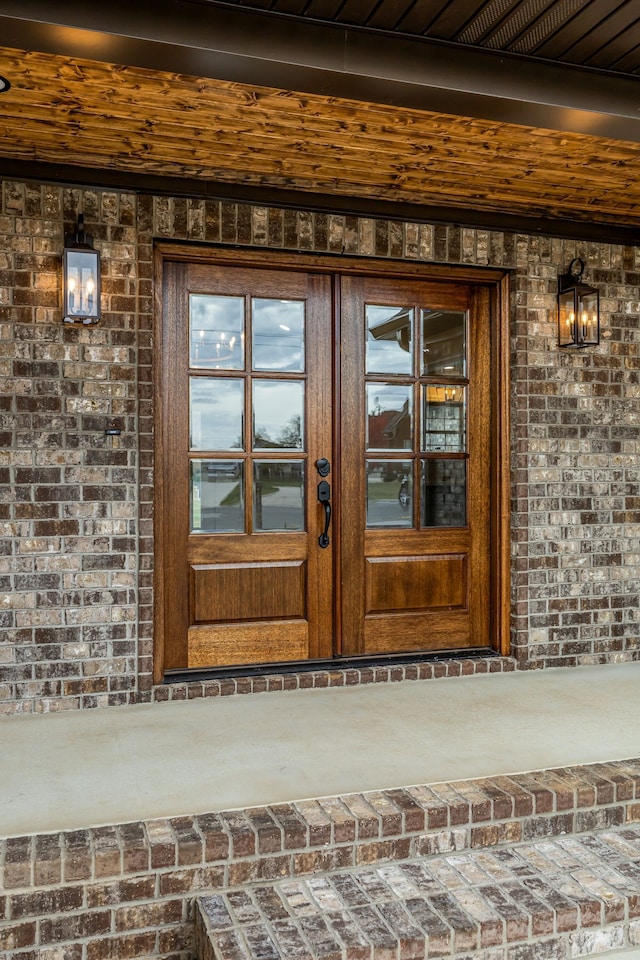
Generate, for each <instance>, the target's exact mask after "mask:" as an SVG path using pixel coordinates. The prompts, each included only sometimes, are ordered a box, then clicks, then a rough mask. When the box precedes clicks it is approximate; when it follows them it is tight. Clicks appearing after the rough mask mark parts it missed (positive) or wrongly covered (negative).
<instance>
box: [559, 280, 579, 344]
mask: <svg viewBox="0 0 640 960" xmlns="http://www.w3.org/2000/svg"><path fill="white" fill-rule="evenodd" d="M575 342H576V299H575V291H574V290H567V291H565V292H564V293H560V294H558V343H559V345H560V346H561V347H567V346H571V345H573V344H574V343H575Z"/></svg>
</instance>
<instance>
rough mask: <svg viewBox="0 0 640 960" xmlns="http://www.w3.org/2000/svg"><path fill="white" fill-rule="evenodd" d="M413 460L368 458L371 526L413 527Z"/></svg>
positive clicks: (368, 519) (368, 500)
mask: <svg viewBox="0 0 640 960" xmlns="http://www.w3.org/2000/svg"><path fill="white" fill-rule="evenodd" d="M411 476H412V464H411V462H410V461H409V460H368V461H367V526H368V527H412V526H413V511H412V509H411V504H412V500H413V489H412V488H413V483H412V479H411Z"/></svg>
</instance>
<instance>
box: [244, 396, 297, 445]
mask: <svg viewBox="0 0 640 960" xmlns="http://www.w3.org/2000/svg"><path fill="white" fill-rule="evenodd" d="M303 424H304V384H303V383H302V382H301V381H299V380H255V379H254V381H253V449H254V450H264V449H274V450H302V449H303V442H304V433H303Z"/></svg>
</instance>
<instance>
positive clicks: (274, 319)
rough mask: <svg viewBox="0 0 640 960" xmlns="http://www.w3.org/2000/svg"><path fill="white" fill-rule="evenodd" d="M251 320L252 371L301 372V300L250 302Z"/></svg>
mask: <svg viewBox="0 0 640 960" xmlns="http://www.w3.org/2000/svg"><path fill="white" fill-rule="evenodd" d="M251 307H252V318H253V361H252V362H253V369H254V370H288V371H292V372H294V373H302V371H303V370H304V308H305V305H304V302H303V301H301V300H262V299H258V298H255V299H254V300H252V301H251Z"/></svg>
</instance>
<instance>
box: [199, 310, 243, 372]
mask: <svg viewBox="0 0 640 960" xmlns="http://www.w3.org/2000/svg"><path fill="white" fill-rule="evenodd" d="M189 362H190V364H191V366H192V367H195V368H196V369H198V368H199V369H202V368H207V369H210V370H242V369H243V368H244V297H211V296H205V295H204V294H195V293H193V294H191V295H190V297H189Z"/></svg>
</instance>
